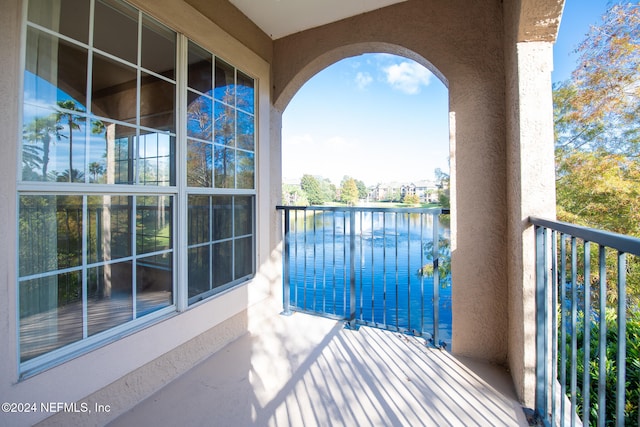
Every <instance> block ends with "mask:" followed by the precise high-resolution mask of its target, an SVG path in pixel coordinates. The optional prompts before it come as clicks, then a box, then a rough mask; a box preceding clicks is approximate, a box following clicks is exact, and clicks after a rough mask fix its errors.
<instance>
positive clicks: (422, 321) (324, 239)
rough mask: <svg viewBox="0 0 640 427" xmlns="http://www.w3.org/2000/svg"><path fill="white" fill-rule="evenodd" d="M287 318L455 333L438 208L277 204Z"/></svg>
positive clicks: (436, 337)
mask: <svg viewBox="0 0 640 427" xmlns="http://www.w3.org/2000/svg"><path fill="white" fill-rule="evenodd" d="M277 209H278V210H281V211H283V213H284V222H283V230H284V236H283V237H284V240H283V241H284V253H283V265H284V266H283V271H284V272H283V286H284V289H283V290H284V292H283V293H284V298H283V299H284V301H283V305H284V313H285V314H289V313H290V312H291V311H292V310H293V311H301V312H307V313H312V314H316V315H322V316H326V317H331V318H337V319H343V320H346V321H347V322H348V325H349V326H351V327H356V326H357V325H368V326H374V327H379V328H384V329H389V330H393V331H400V332H405V333H411V334H414V335H418V336H425V337H427V338H428V339H430V340H431V341H433V343H434V344H435V345H446V343H447V341H448V340H450V334H451V297H450V294H451V290H450V286H448V282H449V280H450V276H449V274H448V272H447V269H446V268H443V266H447V267H448V265H450V261H449V245H448V228H446V227H442V226H441V224H440V215H442V214H448V213H449V211H448V209H446V210H445V209H440V208H368V207H327V206H311V207H297V206H277Z"/></svg>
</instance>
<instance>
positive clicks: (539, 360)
mask: <svg viewBox="0 0 640 427" xmlns="http://www.w3.org/2000/svg"><path fill="white" fill-rule="evenodd" d="M545 234H546V233H545V231H544V228H543V227H538V226H536V227H535V236H536V397H535V404H536V411H537V412H538V414H539V415H540V416H542V417H543V419H545V420H546V419H547V400H548V394H547V385H548V384H549V382H548V373H547V342H546V341H547V340H546V338H547V332H548V330H547V328H548V326H547V298H546V297H547V295H546V280H545V278H546V276H547V271H546V264H547V263H546V259H547V253H546V252H547V251H546V238H545V237H546V236H545Z"/></svg>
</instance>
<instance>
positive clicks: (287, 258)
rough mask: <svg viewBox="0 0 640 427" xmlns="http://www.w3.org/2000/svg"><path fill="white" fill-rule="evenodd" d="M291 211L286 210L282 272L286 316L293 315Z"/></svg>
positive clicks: (283, 312) (284, 312)
mask: <svg viewBox="0 0 640 427" xmlns="http://www.w3.org/2000/svg"><path fill="white" fill-rule="evenodd" d="M289 215H290V214H289V209H285V210H284V259H283V262H284V269H283V270H284V271H283V272H282V283H283V298H282V299H283V301H282V303H283V311H282V314H284V315H286V316H290V315H291V308H290V306H289V305H290V300H291V279H290V277H289V276H290V271H289V268H290V267H289V266H290V262H291V255H290V253H289V251H290V247H291V244H290V242H289V239H290V235H289V231H290V225H289Z"/></svg>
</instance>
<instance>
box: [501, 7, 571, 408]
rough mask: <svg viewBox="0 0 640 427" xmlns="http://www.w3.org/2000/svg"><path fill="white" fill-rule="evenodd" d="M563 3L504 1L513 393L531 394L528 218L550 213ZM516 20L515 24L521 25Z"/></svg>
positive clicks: (528, 398)
mask: <svg viewBox="0 0 640 427" xmlns="http://www.w3.org/2000/svg"><path fill="white" fill-rule="evenodd" d="M563 6H564V0H535V1H522V2H509V3H507V5H506V6H505V16H506V18H505V74H506V105H507V180H508V181H507V182H508V184H507V201H508V209H507V212H508V218H507V225H508V240H507V247H508V249H507V250H508V253H509V254H510V255H509V264H508V281H509V283H510V286H509V332H508V333H509V335H508V337H509V353H508V356H509V357H508V360H509V369H510V370H511V373H512V377H513V380H514V385H515V388H516V391H517V393H518V396H520V398H521V400H522V401H523V402H524V403H525V405H527V406H529V407H533V406H534V399H535V362H536V360H535V333H536V327H535V326H536V325H535V251H534V249H535V247H534V235H533V228H532V227H531V226H530V225H529V223H528V218H529V216H541V217H546V218H555V202H556V201H555V168H554V136H553V103H552V97H551V95H552V92H551V72H552V70H553V42H554V41H555V39H556V36H557V31H558V27H559V24H560V20H559V19H560V16H561V13H562V8H563ZM518 24H520V25H518Z"/></svg>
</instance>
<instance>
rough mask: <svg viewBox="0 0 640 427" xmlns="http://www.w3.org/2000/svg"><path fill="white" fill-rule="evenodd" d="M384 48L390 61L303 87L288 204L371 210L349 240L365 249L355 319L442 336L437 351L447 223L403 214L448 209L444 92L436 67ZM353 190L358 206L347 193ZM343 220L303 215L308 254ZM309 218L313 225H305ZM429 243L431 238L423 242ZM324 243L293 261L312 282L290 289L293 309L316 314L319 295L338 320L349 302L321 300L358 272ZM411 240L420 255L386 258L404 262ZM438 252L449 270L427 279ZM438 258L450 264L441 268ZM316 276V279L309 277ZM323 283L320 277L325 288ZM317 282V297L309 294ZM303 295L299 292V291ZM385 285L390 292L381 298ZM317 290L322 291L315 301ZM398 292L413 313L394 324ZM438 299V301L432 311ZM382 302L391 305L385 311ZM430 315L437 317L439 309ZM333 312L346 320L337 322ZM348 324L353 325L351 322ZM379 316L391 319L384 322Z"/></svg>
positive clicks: (361, 59) (289, 149) (330, 69)
mask: <svg viewBox="0 0 640 427" xmlns="http://www.w3.org/2000/svg"><path fill="white" fill-rule="evenodd" d="M384 50H385V52H382V53H363V54H360V55H357V56H349V57H346V58H344V59H341V60H339V61H335V62H333V63H331V64H327V65H326V66H325V68H323V69H322V71H319V72H318V73H317V74H313V73H312V72H310V70H309V69H307V72H308V74H309V75H310V76H311V75H312V77H310V78H309V79H308V80H307V81H306V82H301V83H300V86H299V89H298V90H297V91H296V93H295V96H293V97H292V98H291V99H290V101H289V102H287V106H286V110H285V111H284V112H283V115H282V177H283V203H284V204H288V205H298V206H299V205H312V206H318V205H332V206H341V205H345V204H347V205H350V206H356V209H357V207H366V208H367V209H373V211H371V210H369V211H367V212H364V213H362V212H358V213H355V214H353V215H354V218H353V219H352V220H353V222H352V227H353V226H355V227H357V230H356V231H355V232H352V237H351V238H354V237H353V236H355V235H357V236H358V237H355V238H357V239H359V241H358V242H359V243H358V244H359V248H357V249H355V251H356V252H357V254H356V255H355V257H357V258H358V262H357V263H355V264H360V267H358V268H359V269H358V271H357V272H356V273H354V276H357V277H358V279H357V280H359V285H358V286H359V287H358V288H357V289H356V288H353V290H352V291H351V292H352V293H357V295H358V296H357V299H358V300H360V303H358V304H359V305H358V306H357V307H356V311H358V310H359V314H358V316H359V317H358V320H359V321H360V322H361V323H364V324H367V323H368V322H370V323H373V324H376V325H384V326H390V328H391V329H394V330H395V329H399V330H408V331H411V332H418V333H419V334H422V333H423V332H425V333H428V331H427V329H428V330H433V329H434V328H436V329H437V330H438V331H440V332H434V333H433V334H429V335H430V336H431V338H433V337H436V338H437V337H438V336H440V337H441V338H440V339H438V340H437V342H436V343H439V342H440V341H441V342H443V343H446V344H447V345H450V344H451V329H452V322H451V319H452V303H451V281H450V265H451V263H450V248H451V247H450V243H449V242H450V237H451V233H450V225H449V217H448V216H438V219H437V221H436V220H435V219H434V218H433V214H431V213H430V214H429V215H427V216H421V215H422V214H415V212H414V214H412V215H413V216H411V215H409V214H408V213H407V214H406V217H405V216H403V215H404V213H401V212H400V210H402V209H400V208H404V207H411V208H414V209H415V208H418V207H420V208H430V207H431V208H436V207H444V208H449V196H448V190H449V174H450V172H449V170H450V169H449V157H450V152H449V145H450V144H449V139H450V129H449V119H448V117H449V108H448V89H447V87H446V85H445V83H444V82H443V81H442V80H440V79H439V76H438V75H437V74H434V73H433V72H432V71H430V69H429V68H433V67H432V66H430V64H428V63H427V62H426V61H424V60H421V61H420V62H417V61H415V60H414V59H413V58H410V57H408V56H407V55H397V54H391V53H388V51H389V50H390V49H389V48H388V47H385V49H384ZM396 53H397V52H396ZM401 53H404V51H403V52H401ZM329 56H332V55H329ZM411 56H412V57H416V55H411ZM423 64H427V65H429V68H427V67H425V66H424V65H423ZM316 71H317V70H316ZM440 77H441V76H440ZM352 182H353V184H354V185H355V186H356V190H354V191H355V193H354V194H357V196H353V194H352V193H351V192H350V188H349V185H350V184H351V183H352ZM376 209H380V211H379V212H378V211H376ZM386 209H395V210H393V211H387V210H386ZM396 210H397V211H396ZM309 215H311V219H309ZM346 215H347V214H340V215H338V214H336V213H335V212H328V211H318V212H316V211H315V210H314V211H313V213H312V214H309V213H306V214H304V215H303V216H304V217H305V218H306V219H305V220H302V221H301V222H300V224H299V226H300V227H301V228H300V229H301V230H304V231H301V233H306V234H309V236H306V235H305V236H304V237H302V241H301V242H300V244H301V245H304V244H305V243H304V242H310V241H314V242H316V241H318V240H319V239H320V237H319V236H320V235H323V236H324V235H335V227H336V221H337V222H338V225H337V227H338V228H339V227H340V224H339V223H340V221H345V222H346V221H347V219H346ZM301 216H302V214H301ZM336 217H337V219H336ZM398 218H400V220H398ZM425 218H426V219H425ZM306 220H309V221H310V222H309V224H308V226H307V225H306V224H305V221H306ZM436 224H438V225H436ZM294 226H296V225H294ZM393 227H395V228H396V232H395V233H396V236H397V237H395V238H391V237H390V236H391V228H393ZM398 228H399V230H400V231H398ZM434 229H435V230H436V233H439V237H438V239H439V241H435V240H434V239H435V238H434V237H433V233H434ZM437 230H439V231H437ZM296 233H297V232H296ZM425 234H426V235H428V236H429V237H428V238H425V237H424V236H425ZM297 236H298V235H297ZM346 240H347V238H346V237H345V242H346ZM322 241H323V242H326V243H323V244H322V245H323V247H322V248H321V249H320V248H319V247H318V244H316V243H314V244H313V248H311V247H310V253H313V255H312V257H313V260H312V261H309V259H308V258H305V260H296V259H295V258H294V259H293V261H292V263H293V264H292V265H293V266H292V275H291V277H292V281H293V282H296V281H299V282H301V283H302V282H304V283H302V284H300V283H294V285H293V287H292V289H293V290H292V292H294V293H296V296H295V297H293V300H292V304H293V306H294V307H296V308H302V311H305V310H308V311H313V312H318V311H319V310H318V307H316V306H311V304H312V303H311V302H309V301H311V300H312V301H313V304H316V301H317V299H319V298H320V297H318V296H317V294H318V293H322V298H323V302H322V306H323V309H322V311H323V312H325V308H324V307H325V306H327V305H328V306H332V307H334V310H335V307H336V305H337V306H338V309H337V310H340V304H344V305H345V307H346V306H347V305H348V303H347V302H346V301H337V302H336V299H335V297H334V299H329V301H327V300H326V297H325V296H324V295H325V292H327V287H331V286H333V289H329V290H328V293H329V294H331V293H332V292H333V294H334V295H335V294H336V289H335V287H336V285H335V282H336V280H335V276H336V275H335V270H336V268H337V269H338V270H339V272H338V276H340V274H342V273H340V271H342V272H343V273H344V274H345V278H346V275H348V274H350V273H348V272H347V270H348V268H347V267H346V265H347V264H348V260H347V258H348V257H349V255H348V253H350V252H349V251H353V250H354V249H353V248H352V249H350V250H346V249H345V251H344V253H343V254H341V253H340V251H341V249H339V250H338V251H337V252H338V256H337V257H336V256H335V253H336V249H335V248H336V243H335V239H334V240H332V241H328V242H327V241H326V239H325V237H322ZM399 241H401V242H402V243H398V242H399ZM405 241H406V245H407V248H411V247H413V251H410V250H409V249H407V253H406V254H404V255H401V256H400V259H399V257H398V256H397V254H396V256H395V259H391V260H390V258H389V257H386V255H384V252H385V250H384V248H383V247H385V248H386V247H388V249H389V252H390V253H391V252H392V251H396V253H397V252H398V250H399V251H400V252H403V251H404V250H405V248H404V246H402V245H404V244H405V243H404V242H405ZM381 242H382V243H381ZM434 242H436V244H435V245H434ZM339 245H340V244H338V246H339ZM381 245H382V246H381ZM345 246H347V244H346V243H345ZM434 246H435V247H436V251H438V249H437V248H438V247H440V246H442V247H441V251H440V255H439V256H440V257H441V260H440V263H441V264H440V265H441V266H446V268H445V269H442V270H441V272H440V273H439V277H438V278H436V277H435V275H434V274H433V271H434V270H433V269H429V266H432V264H431V262H432V261H433V247H434ZM398 248H400V249H398ZM331 251H333V253H334V255H332V256H327V258H325V255H324V254H325V253H327V252H331ZM319 253H322V254H323V255H319ZM402 257H404V258H402ZM328 258H331V259H330V263H331V264H332V265H331V266H330V267H329V270H332V271H333V277H329V278H327V273H326V271H323V272H322V273H318V272H317V269H318V268H323V269H325V268H326V262H327V261H326V259H328ZM442 258H447V259H446V261H443V259H442ZM309 263H311V264H313V267H311V264H309ZM394 263H395V264H394ZM392 264H394V265H395V267H390V268H391V270H394V269H395V273H394V272H393V271H387V267H386V266H389V265H392ZM320 265H322V267H320ZM341 265H343V266H344V269H343V270H342V267H341ZM425 266H427V267H426V268H424V267H425ZM312 269H313V274H310V273H309V274H308V273H307V272H308V271H310V270H312ZM398 271H399V273H398ZM394 274H395V276H394ZM320 275H322V279H319V276H320ZM328 275H329V276H330V275H331V272H329V274H328ZM354 280H356V279H354ZM311 282H312V283H313V285H310V286H312V287H313V291H309V288H308V287H307V283H311ZM337 282H339V280H337ZM345 283H346V281H345ZM298 285H300V288H299V289H298V288H296V286H298ZM341 286H342V285H340V284H338V285H337V287H338V290H337V294H338V295H340V293H341V292H343V291H344V295H345V298H346V295H347V294H348V293H349V291H348V290H347V289H346V288H347V285H346V284H345V285H344V287H345V289H343V288H342V287H341ZM381 287H384V290H380V288H381ZM434 287H435V288H437V289H434ZM320 288H321V289H323V290H322V291H321V292H320V291H317V289H320ZM425 289H426V290H427V291H426V292H427V293H428V296H427V298H425V299H424V301H427V304H426V305H427V307H424V303H423V300H421V299H420V296H421V295H424V290H425ZM298 293H299V294H300V295H302V296H300V299H301V301H298V299H297V298H298V296H297V294H298ZM307 294H309V295H307ZM391 294H393V295H394V298H395V300H396V301H398V300H399V301H400V303H399V304H400V310H401V311H402V310H404V311H405V314H400V315H398V314H397V311H396V313H395V316H396V317H402V316H405V317H407V319H408V320H407V321H406V322H405V323H403V322H401V321H399V320H398V321H397V323H393V322H394V321H393V320H392V321H389V318H392V317H393V316H394V313H390V312H387V311H388V307H387V300H386V299H385V300H384V301H383V302H382V303H380V302H379V300H380V299H381V298H385V296H386V297H388V296H389V295H391ZM411 295H413V297H411ZM433 295H437V297H436V298H437V299H435V301H436V302H435V303H434V302H433V301H434V297H433ZM369 298H370V301H369V300H368V299H369ZM302 299H304V301H302ZM364 300H366V301H364ZM363 301H364V302H363ZM318 304H320V303H318ZM376 304H378V307H376ZM380 304H382V305H383V306H384V307H379V305H380ZM301 305H302V307H301ZM412 306H414V313H413V314H412V313H411V310H412V309H411V307H412ZM434 306H437V307H438V308H437V309H434ZM415 307H419V309H416V308H415ZM385 310H386V311H385ZM436 312H437V314H436ZM416 313H417V314H416ZM328 314H331V315H338V316H341V315H344V314H342V313H338V312H329V313H328ZM344 316H345V318H348V313H347V314H346V315H344ZM367 316H371V317H370V318H367ZM376 317H377V318H376ZM381 318H384V319H385V320H384V321H381V320H380V319H381ZM425 319H426V320H425ZM396 320H397V319H396ZM418 324H419V326H416V325H418ZM423 328H425V329H424V330H423Z"/></svg>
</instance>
